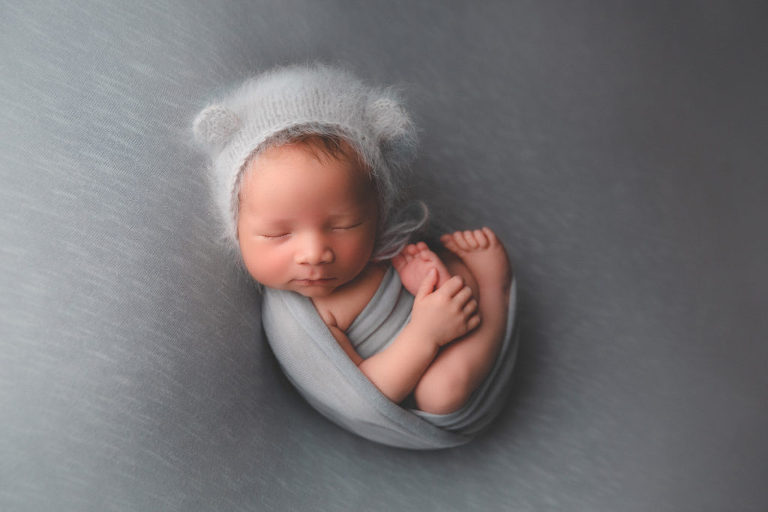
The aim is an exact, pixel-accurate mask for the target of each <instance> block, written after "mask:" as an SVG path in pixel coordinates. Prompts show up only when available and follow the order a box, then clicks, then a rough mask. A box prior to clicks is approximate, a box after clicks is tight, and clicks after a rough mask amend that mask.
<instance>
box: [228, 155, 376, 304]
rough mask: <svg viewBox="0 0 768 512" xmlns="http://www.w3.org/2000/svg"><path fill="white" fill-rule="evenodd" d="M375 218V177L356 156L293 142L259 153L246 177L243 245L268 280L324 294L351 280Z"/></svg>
mask: <svg viewBox="0 0 768 512" xmlns="http://www.w3.org/2000/svg"><path fill="white" fill-rule="evenodd" d="M350 160H351V161H350ZM377 222H378V212H377V203H376V196H375V192H374V188H373V185H372V183H371V182H370V180H369V179H368V176H367V174H366V172H365V171H364V170H363V169H361V168H360V165H359V164H357V163H355V162H354V159H348V158H343V157H342V158H339V159H337V158H334V157H332V156H327V155H325V154H322V153H320V151H317V150H315V151H314V152H313V150H312V148H309V147H307V146H306V145H303V144H288V145H285V146H280V147H275V148H270V149H268V150H266V151H264V152H262V153H260V154H259V155H258V156H257V157H256V158H254V159H253V160H252V161H251V162H250V163H249V164H248V169H247V171H246V173H245V174H244V176H243V179H242V182H241V188H240V211H239V217H238V223H237V232H238V240H239V242H240V251H241V253H242V256H243V261H244V262H245V266H246V268H247V269H248V272H249V273H250V274H251V276H253V278H254V279H256V280H257V281H259V282H260V283H262V284H264V285H265V286H268V287H270V288H277V289H281V290H292V291H295V292H298V293H300V294H302V295H304V296H306V297H322V296H326V295H329V294H331V293H332V292H333V291H335V290H336V289H337V288H339V287H341V286H343V285H345V284H347V283H349V282H351V281H352V280H354V279H355V278H356V277H357V276H358V275H359V274H360V273H361V271H362V270H363V269H364V268H365V267H366V265H367V264H368V262H369V261H370V258H371V254H372V253H373V246H374V243H375V239H376V226H377Z"/></svg>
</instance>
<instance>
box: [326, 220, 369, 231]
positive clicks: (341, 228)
mask: <svg viewBox="0 0 768 512" xmlns="http://www.w3.org/2000/svg"><path fill="white" fill-rule="evenodd" d="M362 225H363V223H362V222H356V223H354V224H341V225H338V226H333V227H332V228H331V229H332V230H334V231H345V230H347V229H354V228H356V227H358V226H362Z"/></svg>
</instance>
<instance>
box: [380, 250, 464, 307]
mask: <svg viewBox="0 0 768 512" xmlns="http://www.w3.org/2000/svg"><path fill="white" fill-rule="evenodd" d="M392 266H393V267H395V270H397V273H398V274H400V281H402V283H403V286H405V289H406V290H408V291H409V292H411V293H412V294H413V295H416V292H417V291H419V285H420V284H421V281H422V280H423V279H424V277H425V276H426V275H427V272H429V270H430V269H432V268H435V269H437V288H440V287H441V286H442V285H443V283H444V282H445V281H447V280H448V279H450V278H451V275H450V274H449V273H448V269H447V268H446V267H445V264H443V262H442V261H441V260H440V258H439V257H438V256H437V254H435V253H434V252H432V251H430V250H429V247H427V244H425V243H424V242H419V243H416V244H409V245H406V246H405V248H404V249H403V250H402V251H400V254H398V255H397V256H395V257H394V258H392Z"/></svg>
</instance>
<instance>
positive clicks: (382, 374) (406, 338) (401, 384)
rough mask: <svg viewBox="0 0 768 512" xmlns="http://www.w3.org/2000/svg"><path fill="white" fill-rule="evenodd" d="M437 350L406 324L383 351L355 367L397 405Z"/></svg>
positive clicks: (422, 335) (422, 372) (415, 329)
mask: <svg viewBox="0 0 768 512" xmlns="http://www.w3.org/2000/svg"><path fill="white" fill-rule="evenodd" d="M438 347H439V345H438V343H437V342H432V341H430V340H428V339H426V338H425V333H423V332H422V331H421V330H419V329H417V328H416V327H415V326H414V324H412V323H410V324H408V325H406V326H405V328H404V329H403V330H402V331H400V334H399V335H398V336H397V337H396V338H395V339H394V340H393V341H392V343H391V344H390V345H389V346H388V347H387V348H386V349H384V350H382V351H381V352H379V353H377V354H375V355H373V356H371V357H369V358H368V359H365V360H364V361H362V362H360V363H359V364H358V368H360V371H362V372H363V374H364V375H365V376H366V377H368V380H370V381H371V382H372V383H373V384H374V385H375V386H376V387H377V388H378V389H379V391H381V392H382V393H383V394H384V395H385V396H386V397H387V398H389V399H390V400H392V401H393V402H395V403H398V402H401V401H402V400H403V399H405V397H407V396H408V395H409V394H410V393H411V391H413V389H414V388H415V387H416V384H418V382H419V379H421V376H422V375H424V372H425V371H426V370H427V368H428V367H429V365H430V364H431V363H432V361H433V360H434V359H435V357H436V356H437V351H438Z"/></svg>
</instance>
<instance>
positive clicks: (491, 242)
mask: <svg viewBox="0 0 768 512" xmlns="http://www.w3.org/2000/svg"><path fill="white" fill-rule="evenodd" d="M482 231H483V234H485V236H486V238H488V245H489V246H493V245H496V244H498V243H499V239H498V238H496V233H494V232H493V231H492V230H491V228H489V227H488V226H485V227H483V229H482Z"/></svg>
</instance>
